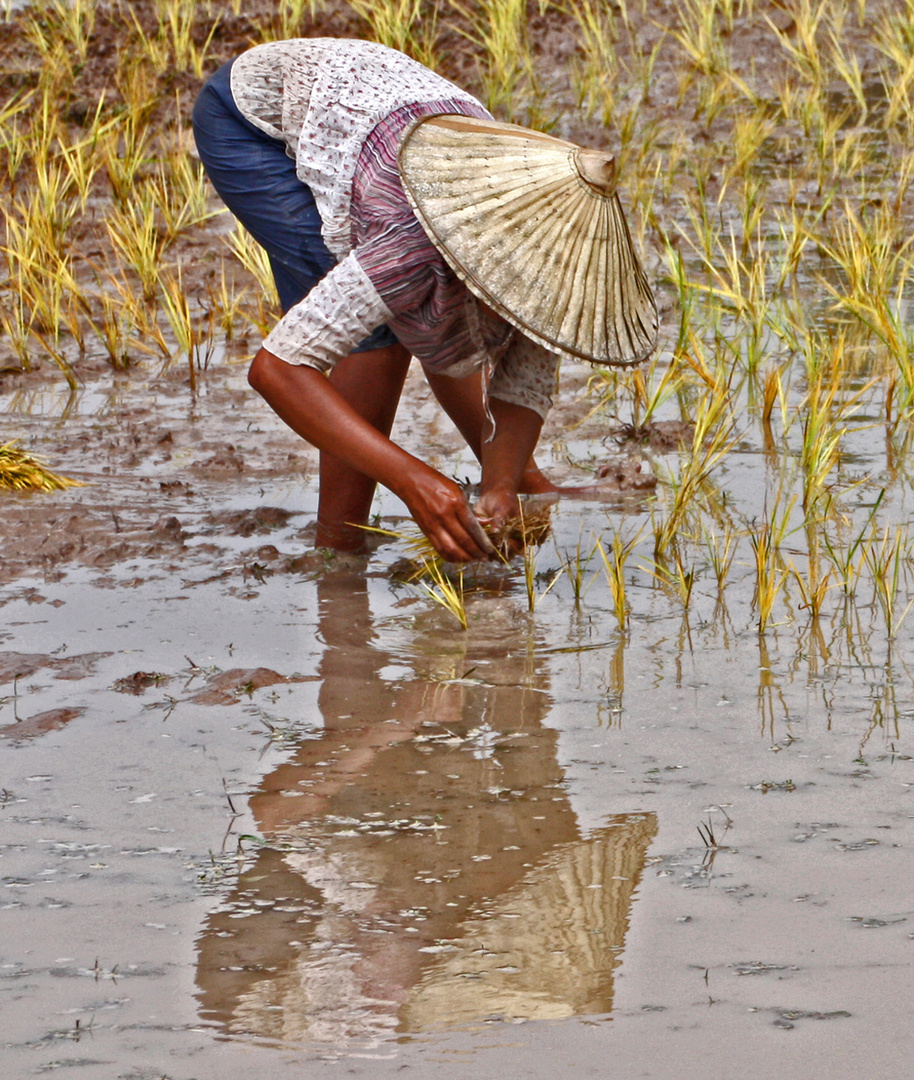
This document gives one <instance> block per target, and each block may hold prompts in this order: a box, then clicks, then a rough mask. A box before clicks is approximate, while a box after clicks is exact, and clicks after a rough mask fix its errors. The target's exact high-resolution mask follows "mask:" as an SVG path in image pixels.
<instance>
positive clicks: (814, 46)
mask: <svg viewBox="0 0 914 1080" xmlns="http://www.w3.org/2000/svg"><path fill="white" fill-rule="evenodd" d="M839 6H840V4H839V3H836V0H795V2H794V3H793V4H792V5H791V9H790V13H791V15H792V16H793V23H792V26H791V28H790V32H789V33H788V32H787V31H786V30H781V29H780V28H779V27H778V26H776V25H775V23H774V22H773V21H772V20H771V19H770V18H769V16H768V15H767V14H766V13H765V12H762V18H763V19H764V20H765V22H767V23H768V25H769V26H770V27H771V29H772V31H773V32H774V34H775V37H776V38H777V41H778V44H779V45H780V46H781V48H782V49H783V50H784V54H785V56H786V57H787V59H788V60H789V62H790V63H791V64H792V65H793V66H794V67H795V68H796V70H797V72H798V74H799V75H800V76H801V78H803V79H804V80H805V81H806V83H807V84H808V85H809V86H810V87H811V88H813V89H814V90H815V91H816V92H817V93H821V90H822V87H823V86H824V84H825V81H826V61H825V58H824V57H823V56H822V50H821V49H820V47H819V41H818V37H819V29H820V26H821V25H822V21H823V19H824V18H825V15H826V13H827V12H829V10H830V9H832V10H833V9H836V8H838V7H839Z"/></svg>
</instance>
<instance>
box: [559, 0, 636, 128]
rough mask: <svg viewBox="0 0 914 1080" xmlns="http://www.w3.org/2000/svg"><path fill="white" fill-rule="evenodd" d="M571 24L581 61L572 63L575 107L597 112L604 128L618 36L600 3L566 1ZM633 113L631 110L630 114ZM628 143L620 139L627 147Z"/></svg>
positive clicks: (610, 113)
mask: <svg viewBox="0 0 914 1080" xmlns="http://www.w3.org/2000/svg"><path fill="white" fill-rule="evenodd" d="M561 10H563V11H564V12H565V13H567V14H568V15H570V17H571V19H572V20H573V21H574V23H575V26H576V29H577V33H578V40H579V42H580V48H581V52H582V54H583V56H582V58H581V59H574V60H572V66H571V83H572V86H573V87H574V90H575V96H576V98H577V102H578V108H579V109H583V110H584V112H585V113H586V115H587V116H593V115H594V113H596V112H597V111H599V113H600V119H601V120H602V122H603V124H604V125H605V126H606V127H609V126H610V125H611V123H612V120H613V118H614V113H615V104H616V91H617V88H618V84H619V64H618V59H617V57H618V49H617V43H618V40H619V33H618V29H617V27H616V22H615V13H614V12H613V10H612V8H610V7H608V6H607V5H605V4H603V3H601V2H599V0H566V3H565V5H564V6H563V7H562V9H561ZM630 114H632V115H633V114H634V110H631V111H630ZM629 141H630V139H629V140H624V139H623V144H624V145H627V143H628V142H629Z"/></svg>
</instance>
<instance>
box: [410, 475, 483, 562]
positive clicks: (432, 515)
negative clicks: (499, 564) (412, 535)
mask: <svg viewBox="0 0 914 1080" xmlns="http://www.w3.org/2000/svg"><path fill="white" fill-rule="evenodd" d="M394 490H395V492H396V494H397V495H399V496H400V498H401V499H402V500H403V501H404V502H405V503H406V505H407V506H408V507H409V511H410V513H411V514H412V516H413V519H414V520H415V522H416V524H417V525H418V526H419V528H420V529H421V530H422V531H423V532H424V533H425V535H426V536H427V537H428V538H429V540H430V541H431V543H432V546H433V547H434V548H435V550H436V551H437V552H438V554H439V555H441V556H442V557H443V558H445V559H447V560H448V561H449V562H458V563H459V562H477V561H478V560H480V559H491V558H494V557H496V555H497V552H496V550H495V547H494V545H493V544H492V541H491V540H490V539H489V538H488V536H486V534H485V532H484V530H483V528H482V526H481V525H480V524H479V521H478V520H477V518H476V515H475V514H474V513H473V510H472V508H471V507H470V504H469V502H467V498H466V496H465V495H464V493H463V492H462V491H461V489H460V487H459V485H457V484H455V483H454V481H453V480H448V478H447V477H446V476H442V475H441V473H439V472H436V471H435V470H434V469H432V468H430V467H429V466H428V465H425V464H424V463H423V462H421V461H418V460H415V459H414V464H412V465H411V467H410V468H409V469H408V470H406V475H405V476H403V478H402V483H401V484H398V485H397V487H396V488H395V489H394Z"/></svg>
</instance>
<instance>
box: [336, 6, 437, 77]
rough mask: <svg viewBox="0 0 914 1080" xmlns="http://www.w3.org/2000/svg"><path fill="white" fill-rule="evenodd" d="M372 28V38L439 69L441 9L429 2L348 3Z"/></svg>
mask: <svg viewBox="0 0 914 1080" xmlns="http://www.w3.org/2000/svg"><path fill="white" fill-rule="evenodd" d="M346 2H347V4H348V5H349V6H350V7H351V8H352V10H353V11H355V12H356V14H357V15H359V16H360V17H361V18H363V19H364V20H365V22H367V23H368V25H369V27H370V28H371V36H372V37H373V38H374V40H375V41H379V42H380V43H381V44H382V45H389V46H390V47H391V48H392V49H398V50H399V51H400V52H405V53H407V54H408V55H409V56H412V57H413V58H414V59H416V60H418V61H419V62H420V63H421V64H425V65H426V66H427V67H431V68H435V67H437V55H436V51H435V46H436V42H437V37H438V7H437V6H434V7H432V8H431V10H430V11H429V5H428V4H427V3H426V0H346Z"/></svg>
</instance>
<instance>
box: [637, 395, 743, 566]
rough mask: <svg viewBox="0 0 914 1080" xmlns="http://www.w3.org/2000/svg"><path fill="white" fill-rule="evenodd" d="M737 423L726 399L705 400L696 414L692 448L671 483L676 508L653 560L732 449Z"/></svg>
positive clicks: (658, 532)
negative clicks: (676, 478) (730, 413)
mask: <svg viewBox="0 0 914 1080" xmlns="http://www.w3.org/2000/svg"><path fill="white" fill-rule="evenodd" d="M733 429H734V422H733V420H732V419H730V418H729V406H728V402H727V399H726V397H725V396H723V395H718V396H708V397H704V398H702V400H701V401H700V403H699V408H698V412H697V413H696V417H695V421H694V428H693V434H692V445H691V447H690V448H689V449H688V450H686V451H685V452H684V454H683V455H682V466H681V468H680V473H679V477H678V480H675V481H672V480H671V481H670V488H671V490H672V493H673V505H672V507H671V508H670V512H669V514H668V515H667V517H666V518H665V519H664V520H663V521H662V523H661V524H660V525H659V527H658V528H657V529H655V533H654V558H655V559H656V560H658V561H659V560H662V559H663V557H664V555H665V553H666V551H667V549H668V548H669V546H670V544H671V543H672V542H673V541H674V539H675V537H676V535H677V534H678V532H679V531H680V529H681V528H682V525H683V523H684V521H685V519H686V517H687V515H688V514H689V512H690V511H691V509H692V507H693V504H694V502H695V499H696V498H697V496H698V495H699V493H700V492H701V490H702V488H703V487H704V486H705V484H706V483H707V481H708V479H709V477H710V475H711V472H712V471H713V469H714V467H715V466H716V465H717V464H718V463H719V462H720V461H721V460H722V459H723V458H724V457H725V456H726V455H727V453H728V452H729V450H730V449H731V448H732V446H733V442H734V438H733Z"/></svg>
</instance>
